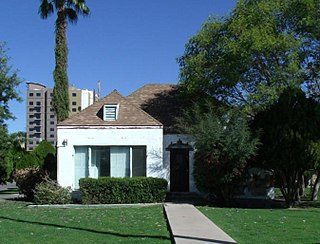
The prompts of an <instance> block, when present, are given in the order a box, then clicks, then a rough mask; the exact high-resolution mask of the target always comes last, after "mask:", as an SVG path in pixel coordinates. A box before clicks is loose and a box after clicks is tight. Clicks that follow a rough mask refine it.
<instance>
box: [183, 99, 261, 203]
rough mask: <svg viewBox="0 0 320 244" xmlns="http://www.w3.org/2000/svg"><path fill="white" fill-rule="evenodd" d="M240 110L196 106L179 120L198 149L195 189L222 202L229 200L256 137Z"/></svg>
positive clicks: (241, 175)
mask: <svg viewBox="0 0 320 244" xmlns="http://www.w3.org/2000/svg"><path fill="white" fill-rule="evenodd" d="M248 123H249V120H248V116H247V115H246V114H245V113H244V112H243V111H241V110H239V109H230V108H222V107H220V108H217V107H216V106H213V105H212V104H211V103H206V104H205V105H200V106H199V105H195V106H194V107H193V108H192V109H190V110H189V111H187V112H185V114H184V116H183V117H182V118H180V119H179V124H180V127H181V129H182V132H184V133H187V134H190V135H191V136H192V138H193V140H194V142H195V147H196V148H197V150H196V153H195V165H194V172H193V174H194V177H195V181H196V185H197V188H198V189H199V190H200V191H202V192H207V193H209V194H211V196H212V197H213V198H214V200H215V201H216V202H217V203H218V204H221V205H229V204H231V203H232V200H233V196H234V195H233V194H234V191H235V189H236V187H237V186H238V184H239V182H240V180H242V177H243V175H244V173H245V169H246V167H247V160H248V159H249V158H250V157H251V156H253V155H254V154H255V152H256V149H257V145H258V139H257V138H256V137H255V136H254V135H252V133H251V131H250V128H249V126H248Z"/></svg>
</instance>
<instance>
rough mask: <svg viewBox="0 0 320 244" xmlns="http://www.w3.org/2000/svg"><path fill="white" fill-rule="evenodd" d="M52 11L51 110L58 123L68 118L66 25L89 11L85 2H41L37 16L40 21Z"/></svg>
mask: <svg viewBox="0 0 320 244" xmlns="http://www.w3.org/2000/svg"><path fill="white" fill-rule="evenodd" d="M54 10H55V11H56V12H57V19H56V47H55V60H56V64H55V69H54V72H53V78H54V82H55V85H54V89H53V108H54V110H55V112H56V115H57V120H58V122H60V121H62V120H64V119H66V118H68V116H69V94H68V88H69V82H68V74H67V65H68V47H67V32H66V30H67V23H68V22H70V23H74V24H75V23H76V22H77V20H78V14H81V15H84V16H86V15H88V14H89V12H90V9H89V8H88V7H87V5H86V1H85V0H41V5H40V8H39V14H40V16H41V18H42V19H47V18H48V16H49V15H51V14H52V13H53V12H54Z"/></svg>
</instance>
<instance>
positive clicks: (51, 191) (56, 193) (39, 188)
mask: <svg viewBox="0 0 320 244" xmlns="http://www.w3.org/2000/svg"><path fill="white" fill-rule="evenodd" d="M34 202H35V203H36V204H68V203H71V202H72V197H71V191H70V189H69V188H65V187H62V186H60V185H59V184H58V183H57V182H56V181H54V180H52V179H50V178H49V177H48V176H46V177H45V178H44V181H43V182H41V183H39V184H38V185H36V187H35V194H34Z"/></svg>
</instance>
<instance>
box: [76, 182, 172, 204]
mask: <svg viewBox="0 0 320 244" xmlns="http://www.w3.org/2000/svg"><path fill="white" fill-rule="evenodd" d="M167 186H168V182H167V181H166V180H164V179H160V178H151V177H133V178H128V177H126V178H112V177H100V178H98V179H93V178H82V179H80V192H81V196H82V202H83V203H84V204H99V203H100V204H125V203H151V202H163V201H164V199H165V196H166V193H167Z"/></svg>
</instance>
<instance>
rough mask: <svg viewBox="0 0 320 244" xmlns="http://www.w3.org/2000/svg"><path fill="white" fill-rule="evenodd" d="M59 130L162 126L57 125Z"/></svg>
mask: <svg viewBox="0 0 320 244" xmlns="http://www.w3.org/2000/svg"><path fill="white" fill-rule="evenodd" d="M57 128H59V129H162V128H163V126H162V125H114V126H112V125H57Z"/></svg>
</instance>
